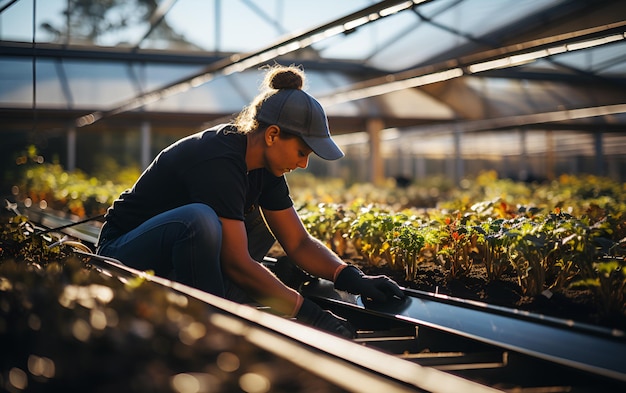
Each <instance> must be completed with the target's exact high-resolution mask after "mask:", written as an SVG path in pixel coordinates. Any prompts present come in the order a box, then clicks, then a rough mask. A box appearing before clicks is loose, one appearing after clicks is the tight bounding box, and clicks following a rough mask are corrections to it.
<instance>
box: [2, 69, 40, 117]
mask: <svg viewBox="0 0 626 393" xmlns="http://www.w3.org/2000/svg"><path fill="white" fill-rule="evenodd" d="M32 68H33V62H32V60H31V59H25V58H6V57H0V69H1V70H2V72H0V103H2V104H3V105H6V106H16V107H19V106H28V107H30V106H31V105H32V101H33V88H32V85H33V71H32Z"/></svg>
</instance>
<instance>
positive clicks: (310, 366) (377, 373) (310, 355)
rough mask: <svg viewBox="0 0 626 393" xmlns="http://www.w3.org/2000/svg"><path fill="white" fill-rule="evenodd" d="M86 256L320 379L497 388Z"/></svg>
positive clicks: (390, 392) (477, 391)
mask: <svg viewBox="0 0 626 393" xmlns="http://www.w3.org/2000/svg"><path fill="white" fill-rule="evenodd" d="M76 252H77V253H78V254H80V255H83V256H85V257H88V258H89V263H90V264H92V265H94V266H95V267H96V268H98V269H100V270H102V271H106V272H108V273H109V274H112V275H115V276H127V277H141V278H143V279H145V280H147V281H151V282H154V283H156V284H158V285H161V286H162V287H163V288H164V290H173V291H176V292H178V293H180V294H184V295H186V296H189V297H192V298H195V299H197V300H199V301H202V302H204V303H205V304H206V305H207V306H208V307H211V308H212V309H213V310H214V311H215V312H216V313H218V314H220V315H223V316H225V317H226V318H217V319H216V318H214V319H212V322H213V323H215V322H216V321H223V323H221V324H220V327H221V328H222V329H224V330H226V331H227V332H229V333H232V334H237V335H241V336H243V337H244V338H245V339H247V340H248V341H250V342H251V343H252V344H254V345H256V346H259V347H261V348H262V349H264V350H267V351H269V352H271V353H273V354H274V355H275V356H278V357H282V358H285V359H287V360H289V361H292V362H294V363H296V365H297V366H299V367H301V368H303V369H305V370H307V371H309V372H312V373H315V374H318V375H319V377H320V378H322V379H325V380H327V381H328V382H331V383H333V384H335V385H336V386H338V387H340V388H342V389H345V390H346V391H351V392H386V393H395V392H416V391H418V392H441V393H459V392H464V393H489V392H501V390H499V389H495V388H492V387H489V386H485V385H483V384H481V383H478V382H474V381H470V380H468V379H466V378H464V377H459V376H455V375H453V374H450V373H447V372H443V371H442V370H437V369H435V368H432V367H425V366H423V365H420V364H418V363H415V362H407V361H406V360H404V359H402V358H400V357H397V356H394V355H392V354H388V353H386V352H384V351H381V350H380V349H378V348H376V347H369V346H364V345H360V342H359V340H358V339H357V340H355V342H352V341H350V340H346V339H343V338H340V337H336V336H333V335H330V334H327V333H324V332H321V331H319V330H316V329H313V328H310V327H308V326H304V325H302V324H300V323H297V322H295V321H291V320H288V319H285V318H281V317H277V316H274V315H272V314H269V313H267V312H264V311H262V310H258V309H257V308H255V307H253V306H250V305H242V304H237V303H233V302H231V301H229V300H226V299H223V298H220V297H217V296H214V295H211V294H208V293H206V292H203V291H200V290H197V289H194V288H191V287H188V286H186V285H183V284H180V283H177V282H174V281H170V280H167V279H164V278H161V277H156V276H152V275H149V274H146V273H145V272H141V271H138V270H135V269H132V268H130V267H127V266H125V265H123V264H121V263H120V262H119V261H116V260H115V259H112V258H107V257H102V256H99V255H95V254H91V253H87V252H83V251H76Z"/></svg>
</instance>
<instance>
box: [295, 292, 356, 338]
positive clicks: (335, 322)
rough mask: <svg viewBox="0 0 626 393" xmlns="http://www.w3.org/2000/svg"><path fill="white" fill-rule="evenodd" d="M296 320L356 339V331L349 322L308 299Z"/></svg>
mask: <svg viewBox="0 0 626 393" xmlns="http://www.w3.org/2000/svg"><path fill="white" fill-rule="evenodd" d="M296 319H297V320H298V321H300V322H304V323H306V324H308V325H311V326H314V327H316V328H319V329H322V330H325V331H327V332H329V333H332V334H335V335H338V336H342V337H345V338H349V339H353V338H354V332H353V331H354V329H353V328H352V327H351V326H350V324H349V323H348V321H346V320H345V319H343V318H341V317H338V316H337V315H335V314H333V313H332V312H330V311H328V310H322V308H321V307H320V306H318V305H317V304H315V303H313V302H312V301H311V300H309V299H306V298H305V299H304V301H303V302H302V306H301V307H300V311H298V314H297V315H296Z"/></svg>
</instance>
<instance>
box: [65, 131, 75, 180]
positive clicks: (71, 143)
mask: <svg viewBox="0 0 626 393" xmlns="http://www.w3.org/2000/svg"><path fill="white" fill-rule="evenodd" d="M75 169H76V126H74V125H71V126H70V128H69V129H68V130H67V170H68V171H70V172H71V171H73V170H75Z"/></svg>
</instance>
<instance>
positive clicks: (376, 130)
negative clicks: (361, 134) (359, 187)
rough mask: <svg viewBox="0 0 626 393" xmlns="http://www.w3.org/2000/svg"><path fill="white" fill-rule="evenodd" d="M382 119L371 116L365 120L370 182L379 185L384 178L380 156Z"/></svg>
mask: <svg viewBox="0 0 626 393" xmlns="http://www.w3.org/2000/svg"><path fill="white" fill-rule="evenodd" d="M383 127H384V123H383V121H382V119H379V118H373V119H368V120H367V134H368V135H369V145H370V182H372V183H373V184H375V185H380V184H382V183H383V182H384V180H385V164H384V162H383V157H382V149H381V142H380V132H381V131H382V130H383Z"/></svg>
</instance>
